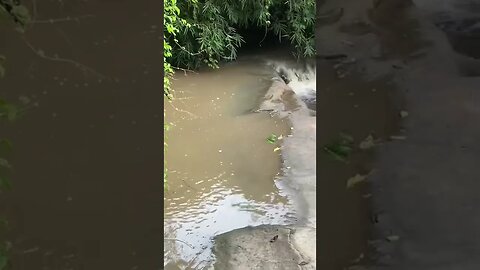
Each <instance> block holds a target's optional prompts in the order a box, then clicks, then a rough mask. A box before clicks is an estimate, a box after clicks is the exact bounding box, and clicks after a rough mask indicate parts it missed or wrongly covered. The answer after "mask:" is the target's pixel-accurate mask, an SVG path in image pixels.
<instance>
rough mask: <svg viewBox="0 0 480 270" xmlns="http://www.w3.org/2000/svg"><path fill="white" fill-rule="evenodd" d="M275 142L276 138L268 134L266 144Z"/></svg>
mask: <svg viewBox="0 0 480 270" xmlns="http://www.w3.org/2000/svg"><path fill="white" fill-rule="evenodd" d="M277 140H278V137H277V135H275V134H274V133H272V134H270V136H268V138H267V142H268V143H270V144H274V143H276V142H277Z"/></svg>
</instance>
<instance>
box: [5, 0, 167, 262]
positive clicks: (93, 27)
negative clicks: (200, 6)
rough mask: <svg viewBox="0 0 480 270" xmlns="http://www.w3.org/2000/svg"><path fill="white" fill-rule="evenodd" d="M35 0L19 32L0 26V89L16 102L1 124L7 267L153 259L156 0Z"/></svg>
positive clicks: (156, 238) (158, 177)
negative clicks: (7, 151) (6, 176)
mask: <svg viewBox="0 0 480 270" xmlns="http://www.w3.org/2000/svg"><path fill="white" fill-rule="evenodd" d="M22 2H24V4H25V5H26V6H27V7H29V8H33V5H32V4H33V2H32V1H22ZM35 2H36V15H35V19H34V24H33V25H32V27H31V28H29V29H28V30H27V32H26V34H25V35H24V38H25V39H23V37H22V35H19V34H18V33H16V32H15V31H13V30H12V26H11V25H9V24H7V23H2V24H1V25H0V27H1V38H0V54H2V55H5V56H6V58H7V59H6V77H5V78H3V79H0V96H1V97H2V98H5V99H7V100H8V101H11V102H15V103H18V104H21V103H22V101H24V102H26V103H28V104H26V106H27V107H28V111H27V113H26V114H25V115H24V117H22V118H21V119H18V120H17V121H16V122H15V123H13V124H9V125H2V127H1V133H2V134H1V136H2V137H6V138H9V139H10V140H11V141H12V142H13V146H14V149H13V156H12V157H11V160H10V162H11V163H12V164H13V166H14V171H13V174H12V177H11V178H12V182H13V188H12V190H11V191H8V192H4V193H1V194H0V200H1V201H0V212H1V215H2V216H5V217H6V218H7V220H8V221H9V224H10V226H9V228H10V229H9V230H8V231H7V233H6V235H5V234H4V233H5V232H3V234H2V237H3V238H6V240H8V241H9V242H11V244H12V250H11V252H10V258H11V266H12V270H32V269H52V270H54V269H89V270H90V269H92V270H95V269H99V270H100V269H101V270H105V269H126V270H127V269H128V270H129V269H160V268H161V246H162V241H163V240H162V233H163V232H162V230H161V229H162V226H163V224H162V219H163V217H162V214H161V213H162V209H161V205H162V198H161V197H162V196H161V194H162V192H163V191H162V189H163V185H162V174H161V166H162V165H161V164H162V154H161V153H162V152H161V151H162V143H161V137H160V136H161V134H162V129H161V128H162V127H161V117H162V111H161V105H160V104H161V103H160V102H161V100H162V93H161V87H162V84H161V83H162V80H161V76H160V74H161V70H162V65H161V55H160V53H161V52H160V48H161V43H160V39H159V38H160V33H161V31H160V17H159V16H160V15H159V14H160V10H161V5H160V3H157V2H156V1H142V2H141V3H139V2H136V1H35ZM76 17H79V19H78V21H76V20H75V18H76ZM125 18H129V19H128V21H127V20H126V19H125ZM50 19H52V22H51V21H50ZM29 46H32V48H33V49H32V48H31V47H29ZM39 50H40V51H39ZM42 52H43V53H42ZM55 55H58V58H59V59H67V60H58V59H57V60H55ZM42 56H46V57H47V58H48V57H50V59H47V58H45V57H42ZM52 58H53V59H54V60H52ZM72 61H74V62H78V63H79V64H81V66H76V65H75V63H74V62H72ZM85 67H88V68H85Z"/></svg>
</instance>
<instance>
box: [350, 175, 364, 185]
mask: <svg viewBox="0 0 480 270" xmlns="http://www.w3.org/2000/svg"><path fill="white" fill-rule="evenodd" d="M366 179H367V175H360V174H356V175H355V176H353V177H350V179H348V181H347V188H352V187H353V186H355V185H357V184H359V183H361V182H364V181H365V180H366Z"/></svg>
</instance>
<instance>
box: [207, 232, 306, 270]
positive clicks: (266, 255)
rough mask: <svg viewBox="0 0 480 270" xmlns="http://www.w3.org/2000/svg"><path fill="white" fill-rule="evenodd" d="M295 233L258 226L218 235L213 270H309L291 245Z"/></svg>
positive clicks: (304, 260)
mask: <svg viewBox="0 0 480 270" xmlns="http://www.w3.org/2000/svg"><path fill="white" fill-rule="evenodd" d="M294 233H295V229H294V228H293V227H290V226H280V225H261V226H256V227H245V228H242V229H237V230H234V231H230V232H227V233H224V234H221V235H218V236H216V237H215V238H214V241H215V246H214V253H215V256H216V262H215V265H214V269H222V270H240V269H252V270H255V269H262V270H287V269H288V270H292V269H310V268H311V267H309V263H308V260H306V259H304V258H303V257H302V255H301V254H299V253H298V251H297V250H296V249H295V247H294V246H293V244H292V236H293V234H294Z"/></svg>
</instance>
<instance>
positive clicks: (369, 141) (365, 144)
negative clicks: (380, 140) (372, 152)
mask: <svg viewBox="0 0 480 270" xmlns="http://www.w3.org/2000/svg"><path fill="white" fill-rule="evenodd" d="M374 146H375V141H374V139H373V136H372V135H368V136H367V138H365V139H364V140H363V141H362V142H361V143H360V144H359V145H358V147H359V148H360V149H362V150H367V149H370V148H372V147H374Z"/></svg>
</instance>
